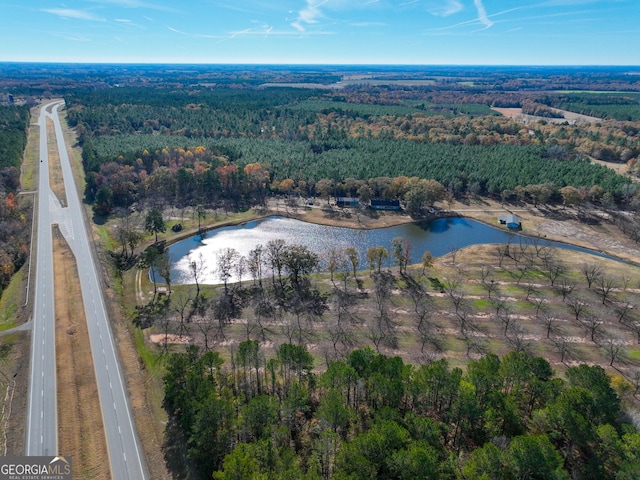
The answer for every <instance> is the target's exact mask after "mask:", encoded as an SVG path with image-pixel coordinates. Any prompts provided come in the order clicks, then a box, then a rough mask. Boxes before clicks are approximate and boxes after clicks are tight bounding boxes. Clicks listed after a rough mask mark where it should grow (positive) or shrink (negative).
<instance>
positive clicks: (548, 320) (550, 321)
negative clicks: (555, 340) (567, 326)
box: [539, 310, 558, 338]
mask: <svg viewBox="0 0 640 480" xmlns="http://www.w3.org/2000/svg"><path fill="white" fill-rule="evenodd" d="M539 318H540V319H541V321H542V324H543V325H544V326H545V329H546V331H547V338H549V337H550V336H551V332H556V331H557V330H558V318H557V317H556V316H555V315H554V314H553V312H548V311H546V310H543V311H542V315H540V317H539Z"/></svg>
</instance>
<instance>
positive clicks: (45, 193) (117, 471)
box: [26, 102, 148, 479]
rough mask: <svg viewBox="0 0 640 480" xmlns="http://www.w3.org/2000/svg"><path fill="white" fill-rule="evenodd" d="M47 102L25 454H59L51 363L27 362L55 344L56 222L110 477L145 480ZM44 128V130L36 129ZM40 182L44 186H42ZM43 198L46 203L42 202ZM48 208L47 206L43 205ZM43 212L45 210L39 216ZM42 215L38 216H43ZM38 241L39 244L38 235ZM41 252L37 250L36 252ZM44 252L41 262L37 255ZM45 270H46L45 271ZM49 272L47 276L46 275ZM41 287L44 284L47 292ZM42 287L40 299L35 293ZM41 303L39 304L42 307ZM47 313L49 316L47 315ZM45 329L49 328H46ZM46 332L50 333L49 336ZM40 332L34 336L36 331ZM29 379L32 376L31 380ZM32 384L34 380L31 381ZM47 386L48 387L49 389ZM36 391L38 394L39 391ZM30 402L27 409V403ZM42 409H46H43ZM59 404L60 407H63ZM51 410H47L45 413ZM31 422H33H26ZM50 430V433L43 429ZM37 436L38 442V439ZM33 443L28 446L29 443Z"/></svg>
mask: <svg viewBox="0 0 640 480" xmlns="http://www.w3.org/2000/svg"><path fill="white" fill-rule="evenodd" d="M49 105H50V106H53V108H52V111H51V114H49V113H45V108H46V107H47V106H45V107H44V108H43V109H42V110H41V115H40V126H41V134H40V142H41V145H40V151H41V155H43V145H44V156H43V157H41V158H42V160H43V161H42V162H41V164H40V165H41V171H40V196H39V197H40V198H39V202H38V203H39V205H38V213H39V218H38V255H37V271H38V272H40V270H41V265H43V267H42V270H43V273H42V276H43V278H41V277H40V274H39V273H38V274H36V296H35V302H36V307H37V306H38V302H41V303H42V304H43V305H46V306H47V308H48V309H49V310H50V311H48V312H46V313H44V312H41V311H38V312H37V315H39V316H40V317H42V319H41V320H40V322H39V324H36V308H34V326H33V332H34V337H33V348H32V349H33V352H32V369H31V375H32V378H31V385H30V395H29V410H28V414H29V420H28V422H27V423H28V425H27V427H28V432H27V448H26V453H27V454H28V455H53V454H58V453H60V454H62V455H64V454H65V452H57V451H56V450H57V444H56V440H55V438H56V428H57V426H56V420H55V418H56V415H55V401H56V400H55V399H56V396H55V361H53V360H48V361H46V360H42V362H43V363H48V365H49V366H50V367H51V368H49V370H47V371H44V370H42V373H41V372H40V368H43V367H44V365H42V367H38V369H37V371H36V368H35V367H33V365H37V364H38V363H39V359H40V358H41V357H42V358H47V355H52V356H53V355H55V351H53V353H51V352H50V351H47V352H46V353H44V354H43V353H37V352H36V344H37V343H38V341H40V342H44V343H45V344H46V343H47V342H49V341H50V342H51V345H52V347H51V349H53V345H54V344H55V342H54V340H53V324H54V314H53V310H54V308H53V287H52V286H53V268H52V266H49V265H48V264H51V252H52V247H51V223H57V224H58V225H59V228H60V231H61V232H62V234H63V235H64V237H65V238H66V239H67V242H68V243H69V245H70V247H71V250H72V251H73V253H74V255H75V257H76V262H77V264H78V273H79V279H80V284H81V288H82V299H83V303H84V309H85V314H86V318H87V324H88V330H89V338H90V342H91V351H92V355H93V363H94V368H95V374H96V382H97V385H98V391H99V394H100V404H101V407H102V418H103V422H104V428H105V434H106V439H107V447H108V449H109V461H110V464H111V475H112V477H113V478H115V479H145V478H147V477H148V474H147V469H146V465H145V462H144V459H143V454H142V449H141V447H140V443H139V440H138V437H137V434H136V429H135V424H134V422H133V415H132V412H131V408H130V405H129V401H128V396H127V390H126V386H125V383H124V378H123V374H122V371H121V368H120V364H119V361H118V356H117V352H116V346H115V344H114V340H113V334H112V332H111V328H110V325H109V319H108V316H107V312H106V308H105V303H104V298H103V295H102V289H101V287H100V281H99V278H98V270H97V268H96V264H95V260H94V258H93V254H92V251H91V248H90V244H89V239H88V236H87V229H86V226H85V222H84V216H83V212H82V205H81V203H80V198H79V196H78V191H77V189H76V185H75V180H74V178H73V173H72V171H71V164H70V162H69V155H68V152H67V149H66V145H65V143H64V137H63V134H62V128H61V126H60V121H59V118H58V108H59V107H61V106H62V105H63V103H62V102H58V103H53V104H49ZM45 117H50V118H51V119H52V120H53V122H54V127H55V133H56V138H57V144H58V152H59V154H60V163H61V166H62V173H63V178H64V184H65V191H66V195H67V203H68V206H66V207H65V208H62V207H61V206H60V204H59V202H58V201H57V199H56V198H55V197H54V196H53V194H51V193H50V189H49V185H48V178H49V176H48V163H47V158H46V149H47V147H46V145H47V142H46V120H45ZM43 131H44V134H43V133H42V132H43ZM45 184H46V185H45ZM46 199H49V200H50V201H46ZM49 206H51V208H49ZM43 210H46V212H44V215H43V212H42V211H43ZM43 217H44V219H43ZM41 236H43V237H45V238H44V239H43V240H42V243H43V245H42V246H41V240H40V237H41ZM41 252H42V253H41ZM45 256H47V257H48V258H49V260H48V264H47V263H46V262H47V261H46V260H45V259H44V258H42V261H43V263H42V264H41V263H40V262H41V257H45ZM49 272H50V273H49ZM47 275H49V278H46V276H47ZM47 286H50V288H51V292H50V293H49V289H48V287H47ZM41 291H42V297H41V296H40V294H41ZM43 308H44V307H40V310H42V309H43ZM49 315H50V316H49ZM38 329H42V330H43V333H42V335H47V336H46V338H45V339H44V340H36V335H35V332H36V330H38ZM49 330H51V331H50V332H49ZM49 335H50V337H49ZM38 336H40V335H38ZM38 375H40V376H41V377H42V378H46V377H50V381H51V382H52V383H53V384H54V385H53V386H51V385H49V384H44V385H41V383H40V382H38V381H37V379H38ZM34 378H35V379H36V380H35V381H34ZM34 383H35V384H34ZM49 389H50V390H49ZM39 392H41V393H39ZM38 395H40V396H41V397H43V398H44V397H46V398H47V400H46V401H44V402H43V403H44V404H46V405H48V406H47V407H45V406H41V405H40V403H39V402H38V400H37V397H38ZM32 405H33V407H32ZM45 408H46V410H45ZM63 408H64V407H63ZM51 410H53V413H52V412H51ZM48 415H51V417H52V418H53V420H50V419H47V420H46V423H44V422H42V423H41V422H34V420H33V419H34V418H35V419H36V420H37V419H38V416H40V418H44V417H47V416H48ZM32 424H33V426H32ZM51 429H52V430H53V432H52V433H51V434H50V433H49V430H51ZM38 436H40V437H41V438H42V439H43V440H42V441H41V442H40V443H38V442H37V441H35V443H34V441H33V439H35V440H37V439H38ZM32 444H33V446H31V445H32Z"/></svg>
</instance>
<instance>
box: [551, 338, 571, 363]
mask: <svg viewBox="0 0 640 480" xmlns="http://www.w3.org/2000/svg"><path fill="white" fill-rule="evenodd" d="M553 346H554V347H555V349H556V351H557V352H558V354H559V355H560V362H561V363H564V361H565V359H566V358H567V356H569V355H571V354H572V352H573V347H572V345H571V341H570V338H569V337H567V336H566V335H559V336H557V337H554V338H553Z"/></svg>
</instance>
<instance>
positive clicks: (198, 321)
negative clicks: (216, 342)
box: [192, 315, 214, 352]
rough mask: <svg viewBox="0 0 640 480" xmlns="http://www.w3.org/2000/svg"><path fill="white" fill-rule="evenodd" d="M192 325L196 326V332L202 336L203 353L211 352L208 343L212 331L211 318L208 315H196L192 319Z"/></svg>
mask: <svg viewBox="0 0 640 480" xmlns="http://www.w3.org/2000/svg"><path fill="white" fill-rule="evenodd" d="M192 324H193V325H195V326H196V328H197V329H198V332H200V334H201V335H202V338H203V340H204V350H205V352H208V351H209V350H211V347H210V345H209V342H210V341H211V333H212V332H213V329H214V325H213V322H212V321H211V318H210V317H209V316H208V315H196V316H195V317H194V318H193V321H192Z"/></svg>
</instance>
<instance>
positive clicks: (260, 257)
mask: <svg viewBox="0 0 640 480" xmlns="http://www.w3.org/2000/svg"><path fill="white" fill-rule="evenodd" d="M263 265H264V248H263V246H262V244H258V245H256V246H255V248H254V249H253V250H251V251H250V252H249V258H248V259H247V268H248V269H249V274H250V275H251V278H252V279H253V284H254V285H255V284H256V283H257V284H258V285H260V286H262V267H263Z"/></svg>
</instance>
